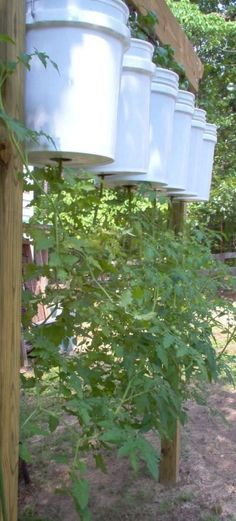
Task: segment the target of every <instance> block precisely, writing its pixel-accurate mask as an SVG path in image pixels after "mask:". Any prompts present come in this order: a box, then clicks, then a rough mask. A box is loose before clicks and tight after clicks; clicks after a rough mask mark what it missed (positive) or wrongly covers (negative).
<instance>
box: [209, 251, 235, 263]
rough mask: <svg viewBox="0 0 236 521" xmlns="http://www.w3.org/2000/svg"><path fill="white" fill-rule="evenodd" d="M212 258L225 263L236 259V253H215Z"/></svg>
mask: <svg viewBox="0 0 236 521" xmlns="http://www.w3.org/2000/svg"><path fill="white" fill-rule="evenodd" d="M212 257H214V259H217V260H221V261H225V260H228V259H236V251H225V252H222V253H213V254H212Z"/></svg>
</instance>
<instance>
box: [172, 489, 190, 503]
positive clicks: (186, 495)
mask: <svg viewBox="0 0 236 521" xmlns="http://www.w3.org/2000/svg"><path fill="white" fill-rule="evenodd" d="M193 498H194V495H193V493H192V492H188V491H187V490H186V491H183V492H181V494H180V495H179V496H177V497H176V501H177V502H178V503H188V502H189V501H192V500H193Z"/></svg>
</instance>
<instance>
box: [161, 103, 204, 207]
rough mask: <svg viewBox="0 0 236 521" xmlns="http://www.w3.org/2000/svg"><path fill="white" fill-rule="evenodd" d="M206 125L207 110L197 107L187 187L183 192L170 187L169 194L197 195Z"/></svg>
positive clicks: (192, 126)
mask: <svg viewBox="0 0 236 521" xmlns="http://www.w3.org/2000/svg"><path fill="white" fill-rule="evenodd" d="M205 127H206V112H205V110H202V109H198V108H195V110H194V113H193V117H192V123H191V133H190V146H189V155H188V164H187V179H186V184H185V187H184V188H185V189H184V190H183V191H182V192H181V194H180V193H179V192H178V191H176V190H170V189H168V190H167V191H168V194H169V195H171V196H174V195H177V196H178V195H180V196H182V195H183V196H185V197H186V196H187V197H189V196H190V197H196V196H197V176H198V172H199V166H200V161H201V154H202V145H203V133H204V129H205Z"/></svg>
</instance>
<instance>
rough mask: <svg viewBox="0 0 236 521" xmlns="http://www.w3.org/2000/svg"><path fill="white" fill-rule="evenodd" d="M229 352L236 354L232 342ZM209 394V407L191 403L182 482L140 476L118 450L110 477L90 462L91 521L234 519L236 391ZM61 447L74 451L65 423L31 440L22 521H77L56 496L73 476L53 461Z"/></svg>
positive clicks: (216, 389) (225, 388)
mask: <svg viewBox="0 0 236 521" xmlns="http://www.w3.org/2000/svg"><path fill="white" fill-rule="evenodd" d="M230 354H231V355H236V344H235V343H232V344H231V346H230ZM234 371H235V368H234ZM207 395H208V407H206V406H200V405H197V404H195V403H192V402H189V403H187V408H188V412H189V421H188V423H187V425H186V426H185V427H184V428H182V434H181V441H182V448H181V467H180V480H179V482H178V484H177V485H175V486H173V487H171V488H167V487H164V486H163V485H160V484H158V483H156V482H155V481H153V480H152V479H151V478H150V477H149V475H148V473H147V471H146V469H145V468H142V469H140V473H139V475H138V477H137V476H135V475H134V473H133V472H132V470H130V467H129V465H128V463H127V462H126V461H125V460H123V459H122V460H118V459H117V458H116V456H115V454H114V455H112V456H111V455H107V459H106V462H107V470H108V472H107V474H103V473H102V472H101V471H99V470H97V469H96V468H95V465H94V463H93V460H92V458H91V459H88V468H89V471H88V478H89V481H90V484H91V500H90V507H91V511H92V519H93V520H94V521H236V390H235V389H234V387H233V386H232V385H223V383H222V384H216V385H211V386H208V387H207ZM209 406H210V408H211V410H210V409H209ZM214 410H215V411H216V410H217V411H218V414H214ZM68 421H70V418H68ZM71 421H72V423H73V420H72V419H71ZM150 438H152V435H150ZM53 439H54V441H53ZM59 440H61V441H59ZM153 441H154V443H156V441H155V440H153ZM58 444H60V447H62V446H63V449H64V451H67V452H68V453H70V439H68V437H66V436H65V435H64V432H63V428H62V427H60V426H59V427H58V428H57V430H56V431H55V433H54V434H53V435H52V438H50V440H49V439H47V438H43V437H40V436H34V437H33V438H32V441H31V442H30V446H31V450H32V453H33V454H35V457H34V459H33V462H32V464H30V466H29V468H30V475H31V484H30V485H28V486H25V485H24V484H23V483H21V484H20V491H19V521H78V516H77V514H76V513H75V509H74V506H73V502H72V500H71V498H70V497H67V496H66V495H65V494H64V495H63V494H60V495H59V494H58V491H59V489H60V487H61V485H62V484H63V483H64V484H65V483H66V482H68V479H69V468H68V466H67V465H65V464H62V463H61V464H59V463H58V462H57V463H54V462H50V452H51V451H52V450H54V449H55V446H58Z"/></svg>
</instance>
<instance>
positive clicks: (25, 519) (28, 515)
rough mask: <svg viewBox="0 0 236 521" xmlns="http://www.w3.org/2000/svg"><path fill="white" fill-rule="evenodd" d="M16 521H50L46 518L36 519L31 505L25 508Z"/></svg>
mask: <svg viewBox="0 0 236 521" xmlns="http://www.w3.org/2000/svg"><path fill="white" fill-rule="evenodd" d="M18 521H51V519H49V518H48V517H38V516H37V514H36V513H35V508H34V506H33V505H32V506H27V507H26V508H25V510H24V512H22V514H20V516H19V518H18Z"/></svg>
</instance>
